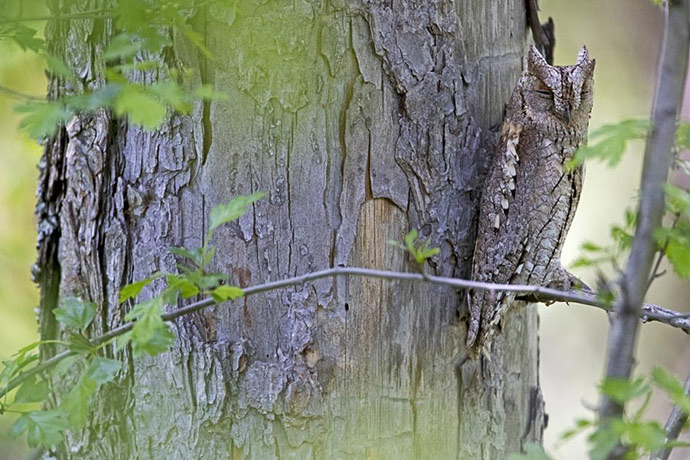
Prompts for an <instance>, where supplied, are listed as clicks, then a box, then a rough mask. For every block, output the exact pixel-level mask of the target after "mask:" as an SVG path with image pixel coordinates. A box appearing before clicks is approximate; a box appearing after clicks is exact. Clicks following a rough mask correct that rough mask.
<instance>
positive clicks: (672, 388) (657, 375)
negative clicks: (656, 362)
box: [652, 367, 690, 414]
mask: <svg viewBox="0 0 690 460" xmlns="http://www.w3.org/2000/svg"><path fill="white" fill-rule="evenodd" d="M652 381H653V382H654V384H655V385H656V386H658V387H659V388H661V389H662V390H664V391H665V392H666V394H668V397H669V398H671V401H673V402H674V403H675V404H677V405H678V406H679V407H680V409H681V410H682V411H683V412H685V413H686V414H690V396H688V395H686V394H685V389H684V388H683V384H682V383H681V382H680V381H679V380H678V379H676V378H675V377H674V376H673V375H671V374H670V373H669V372H668V371H667V370H666V369H664V368H661V367H655V368H654V370H653V371H652Z"/></svg>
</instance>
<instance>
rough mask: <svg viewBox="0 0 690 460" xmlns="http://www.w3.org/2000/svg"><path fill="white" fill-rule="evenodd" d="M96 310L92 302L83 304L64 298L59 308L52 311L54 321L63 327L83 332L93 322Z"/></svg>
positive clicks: (76, 299)
mask: <svg viewBox="0 0 690 460" xmlns="http://www.w3.org/2000/svg"><path fill="white" fill-rule="evenodd" d="M97 308H98V307H97V306H96V304H95V303H93V302H84V301H83V300H81V299H78V298H76V297H66V298H64V299H62V302H61V307H59V308H56V309H55V310H53V314H54V315H55V319H57V320H58V321H59V322H61V323H62V324H64V325H65V326H68V327H71V328H72V329H77V330H83V329H86V328H87V327H89V324H91V321H93V317H94V316H95V315H96V310H97Z"/></svg>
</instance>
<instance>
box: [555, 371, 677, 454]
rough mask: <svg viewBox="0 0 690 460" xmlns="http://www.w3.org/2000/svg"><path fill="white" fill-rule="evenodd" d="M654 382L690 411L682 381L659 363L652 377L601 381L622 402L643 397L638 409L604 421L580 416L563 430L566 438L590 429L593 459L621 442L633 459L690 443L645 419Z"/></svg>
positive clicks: (563, 437) (604, 390) (608, 391)
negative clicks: (671, 438)
mask: <svg viewBox="0 0 690 460" xmlns="http://www.w3.org/2000/svg"><path fill="white" fill-rule="evenodd" d="M653 386H654V387H657V388H658V389H660V390H662V391H663V392H664V393H665V394H666V395H667V396H668V397H669V398H670V399H671V401H672V402H673V403H674V404H677V405H678V406H679V407H680V408H681V410H683V411H684V412H685V413H690V397H689V396H688V395H686V394H685V393H684V390H683V385H682V384H681V382H680V381H678V379H676V378H675V377H674V376H673V375H671V374H670V373H669V372H668V371H666V370H665V369H663V368H660V367H657V368H655V369H654V370H653V372H652V374H651V377H650V378H649V379H645V378H643V377H639V378H636V379H632V380H618V379H606V380H604V381H603V382H602V383H601V385H600V387H599V388H600V391H601V393H602V394H604V395H606V396H608V397H609V398H611V399H613V400H614V401H616V402H618V403H620V404H626V403H628V402H630V401H633V400H642V402H641V404H640V406H639V408H638V409H637V410H636V411H634V413H632V414H626V415H625V416H624V417H623V418H616V419H612V420H608V423H606V424H603V425H602V424H600V423H599V421H598V420H597V419H596V418H592V419H579V420H577V421H576V423H575V426H574V427H573V428H571V429H569V430H567V431H566V432H565V433H563V434H562V436H561V438H562V440H567V439H570V438H572V437H573V436H575V435H578V434H580V433H583V432H586V431H589V432H590V434H589V435H588V438H587V440H588V443H589V445H590V450H589V458H590V459H591V460H603V459H605V458H606V457H607V456H608V454H609V453H610V452H611V450H612V449H614V448H615V447H616V446H618V445H619V442H622V444H623V447H624V448H625V449H626V450H627V454H626V458H629V459H637V458H642V457H643V456H647V455H649V454H651V453H653V452H656V451H658V450H660V449H664V448H670V447H688V446H690V444H688V443H684V442H680V441H668V440H667V439H666V432H665V430H664V427H663V426H662V425H661V424H660V423H659V422H657V421H656V420H646V419H644V415H645V412H646V409H647V407H648V404H649V401H650V399H651V396H652V387H653Z"/></svg>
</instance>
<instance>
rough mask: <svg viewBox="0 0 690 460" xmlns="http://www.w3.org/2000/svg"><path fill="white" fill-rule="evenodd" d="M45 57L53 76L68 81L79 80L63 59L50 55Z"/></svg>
mask: <svg viewBox="0 0 690 460" xmlns="http://www.w3.org/2000/svg"><path fill="white" fill-rule="evenodd" d="M43 57H44V58H45V60H46V67H47V69H48V71H49V72H50V73H52V74H53V76H55V77H59V78H63V79H65V80H68V81H75V80H76V79H77V76H76V74H75V73H74V71H73V70H72V69H70V68H69V66H68V65H67V64H65V61H63V60H62V59H59V58H56V57H55V56H51V55H50V54H44V55H43Z"/></svg>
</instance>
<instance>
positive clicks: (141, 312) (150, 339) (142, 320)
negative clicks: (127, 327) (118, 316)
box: [120, 296, 175, 356]
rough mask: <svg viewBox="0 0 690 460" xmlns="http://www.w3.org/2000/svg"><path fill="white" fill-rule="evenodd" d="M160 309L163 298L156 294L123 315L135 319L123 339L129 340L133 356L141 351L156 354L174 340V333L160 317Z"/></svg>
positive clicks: (128, 318) (138, 354) (168, 346)
mask: <svg viewBox="0 0 690 460" xmlns="http://www.w3.org/2000/svg"><path fill="white" fill-rule="evenodd" d="M162 310H163V298H162V296H158V297H154V298H153V299H151V300H148V301H146V302H143V303H140V304H138V305H136V306H135V307H134V308H133V309H132V311H130V312H129V313H127V315H125V320H127V321H136V323H135V324H134V327H133V328H132V330H131V331H130V332H129V333H127V334H126V338H125V339H123V340H125V341H129V342H131V344H132V352H133V353H134V355H135V356H140V355H141V354H143V353H148V354H149V355H152V356H153V355H157V354H158V353H162V352H164V351H167V350H168V348H170V346H171V345H172V344H173V342H174V341H175V334H173V333H172V331H171V330H170V328H169V327H168V326H167V324H165V322H164V321H163V319H162V318H161V313H162ZM120 345H122V342H120Z"/></svg>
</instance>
